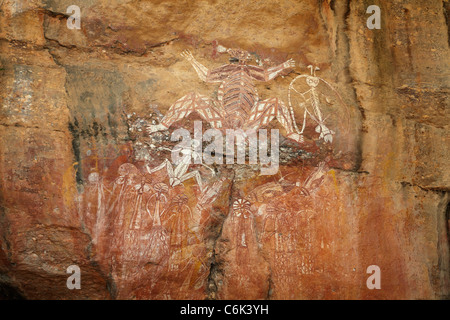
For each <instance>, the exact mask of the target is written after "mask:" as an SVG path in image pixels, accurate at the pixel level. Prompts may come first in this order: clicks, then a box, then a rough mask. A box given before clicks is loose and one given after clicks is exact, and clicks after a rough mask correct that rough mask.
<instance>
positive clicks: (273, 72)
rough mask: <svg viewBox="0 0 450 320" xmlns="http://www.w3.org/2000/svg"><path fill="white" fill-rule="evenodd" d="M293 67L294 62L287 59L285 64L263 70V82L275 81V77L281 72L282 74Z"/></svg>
mask: <svg viewBox="0 0 450 320" xmlns="http://www.w3.org/2000/svg"><path fill="white" fill-rule="evenodd" d="M294 67H295V61H294V60H293V59H289V60H287V61H286V62H284V63H282V64H280V65H278V66H276V67H272V68H269V69H267V70H265V72H264V79H265V81H270V80H273V79H275V78H276V77H277V76H279V75H280V73H281V72H283V71H284V70H286V69H291V68H294Z"/></svg>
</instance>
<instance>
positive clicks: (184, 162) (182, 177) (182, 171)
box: [147, 140, 215, 192]
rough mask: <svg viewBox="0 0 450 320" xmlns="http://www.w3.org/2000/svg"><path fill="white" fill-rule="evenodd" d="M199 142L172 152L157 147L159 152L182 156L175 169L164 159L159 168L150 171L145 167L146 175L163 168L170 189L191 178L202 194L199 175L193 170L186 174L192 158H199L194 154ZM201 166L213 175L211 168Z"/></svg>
mask: <svg viewBox="0 0 450 320" xmlns="http://www.w3.org/2000/svg"><path fill="white" fill-rule="evenodd" d="M199 143H200V142H198V141H197V140H192V145H191V146H189V147H182V148H179V149H174V150H170V149H169V148H164V147H159V148H158V149H160V150H166V151H170V152H180V151H181V153H182V154H183V156H182V157H181V159H180V161H179V162H178V164H176V166H175V167H173V166H172V163H170V161H169V160H168V159H164V161H163V163H161V164H160V165H159V166H157V167H155V168H153V169H150V168H149V166H148V165H147V171H148V173H150V174H152V173H154V172H156V171H159V170H161V169H163V168H164V167H166V170H167V175H168V176H169V182H170V186H171V187H175V186H177V185H179V184H182V183H183V182H184V181H186V180H188V179H191V178H195V180H196V181H197V184H198V186H199V188H200V191H202V192H203V188H204V187H203V181H202V177H201V176H200V173H199V172H198V171H197V170H195V171H191V172H189V173H187V171H188V169H189V166H190V165H191V158H193V159H194V160H195V159H197V158H199V157H201V155H200V154H199V153H198V152H196V149H197V147H198V145H199ZM201 165H202V166H204V167H206V168H208V169H209V170H210V171H211V172H212V174H213V175H215V171H214V169H212V168H211V167H209V166H207V165H205V164H203V163H202V164H201Z"/></svg>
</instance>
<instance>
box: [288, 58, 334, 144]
mask: <svg viewBox="0 0 450 320" xmlns="http://www.w3.org/2000/svg"><path fill="white" fill-rule="evenodd" d="M308 68H310V69H311V75H300V76H297V77H295V78H294V80H292V82H291V84H290V85H289V92H288V100H289V106H290V107H291V109H290V110H291V113H292V117H294V114H293V108H292V104H293V103H292V100H291V92H292V91H294V92H295V93H297V94H299V95H300V96H301V97H302V99H303V100H304V103H300V107H302V108H304V109H305V113H304V115H303V126H302V130H300V134H303V131H304V130H305V125H306V114H308V115H309V116H310V117H311V119H313V120H314V121H315V122H317V126H316V128H315V131H316V132H317V133H319V134H320V136H319V139H323V140H324V141H325V142H329V143H331V142H333V135H334V134H335V132H334V131H333V130H331V129H329V128H328V127H327V126H326V125H325V120H326V118H325V119H324V117H323V114H322V110H321V105H320V99H319V96H320V94H322V93H320V92H319V91H318V90H317V86H318V85H319V83H320V81H322V82H323V83H325V84H326V85H327V86H328V87H329V88H330V89H331V90H332V91H333V92H335V93H336V94H337V92H336V90H334V89H333V87H332V86H331V85H330V84H329V83H328V82H326V81H325V80H323V79H322V78H319V77H316V71H319V70H320V69H319V68H318V67H315V68H313V66H312V65H309V66H308ZM301 78H305V80H306V84H307V85H308V86H309V90H307V91H306V92H300V91H298V90H297V89H296V88H295V86H294V84H295V83H296V81H297V80H298V79H301ZM308 95H309V97H308ZM322 95H323V94H322ZM337 96H338V97H339V98H340V96H339V95H338V94H337ZM325 99H326V102H327V103H330V102H329V99H328V98H327V97H326V96H325ZM308 104H310V105H311V108H312V110H308V107H307V105H308ZM294 125H296V124H295V121H294Z"/></svg>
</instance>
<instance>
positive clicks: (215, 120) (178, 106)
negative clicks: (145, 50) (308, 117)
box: [147, 49, 303, 142]
mask: <svg viewBox="0 0 450 320" xmlns="http://www.w3.org/2000/svg"><path fill="white" fill-rule="evenodd" d="M226 51H227V52H228V53H229V54H230V55H231V57H232V58H231V59H230V61H232V62H236V63H232V64H226V65H223V66H221V67H218V68H216V69H213V70H208V69H207V68H206V67H205V66H204V65H202V64H201V63H199V62H198V61H197V60H195V58H194V57H193V56H192V54H191V53H190V52H189V51H184V52H183V53H182V56H183V57H184V58H186V59H187V60H188V61H189V62H190V63H191V64H192V66H193V67H194V69H195V71H196V72H197V74H198V76H199V77H200V79H201V80H203V81H205V82H207V83H220V87H219V90H218V93H217V98H216V99H212V98H209V97H207V96H204V95H201V94H198V93H195V92H192V93H189V94H187V95H186V96H184V97H182V98H181V99H179V100H178V101H176V102H175V103H174V104H173V105H172V106H171V107H170V108H169V111H168V112H167V114H166V115H165V117H164V118H163V119H161V122H160V123H159V124H157V125H149V126H148V127H147V130H148V133H149V134H152V133H154V132H157V131H161V130H166V129H168V128H169V127H170V126H171V125H172V124H173V123H174V122H177V121H179V120H181V119H183V118H186V117H187V116H188V115H189V114H191V113H192V112H194V111H195V112H197V113H198V114H199V115H200V116H201V117H202V118H203V119H204V120H205V121H207V122H209V123H210V124H211V126H212V127H213V128H216V129H221V128H222V129H235V128H239V129H244V130H249V129H254V130H257V129H259V128H260V127H262V126H265V125H267V124H268V123H269V122H270V121H271V120H272V119H274V118H275V117H276V118H277V119H278V121H279V122H280V123H281V125H282V126H283V127H284V128H285V129H286V131H287V137H288V138H290V139H293V140H295V141H297V142H303V137H302V135H301V134H299V132H298V130H296V129H295V128H296V126H295V124H294V119H293V118H292V115H291V112H290V111H289V109H288V108H287V107H286V105H285V104H284V103H283V102H282V101H281V100H279V99H278V98H270V99H267V100H262V101H261V100H259V97H258V92H257V90H256V87H255V85H254V83H253V82H254V81H263V82H267V81H270V80H273V79H274V78H276V77H277V76H278V75H280V74H281V73H282V72H283V71H284V70H287V69H291V68H293V67H294V66H295V62H294V60H292V59H289V60H287V61H286V62H284V63H282V64H280V65H278V66H276V67H272V68H268V69H264V68H262V67H260V66H256V65H250V64H247V63H248V61H249V60H250V58H251V55H250V53H248V52H247V51H244V50H240V49H227V50H226Z"/></svg>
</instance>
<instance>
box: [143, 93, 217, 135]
mask: <svg viewBox="0 0 450 320" xmlns="http://www.w3.org/2000/svg"><path fill="white" fill-rule="evenodd" d="M194 111H195V112H197V113H198V114H199V115H200V117H202V119H203V120H205V121H207V122H208V123H210V124H211V126H212V127H213V128H221V127H222V121H221V119H222V117H223V115H224V111H223V109H221V108H220V107H218V106H216V105H215V104H214V103H213V101H212V100H211V99H210V98H208V97H207V96H204V95H201V94H198V93H195V92H191V93H189V94H187V95H185V96H184V97H182V98H180V99H179V100H177V101H176V102H175V103H174V104H173V105H172V106H170V108H169V111H167V114H166V115H165V116H164V118H163V119H162V120H161V123H160V124H157V125H149V126H148V127H147V132H148V133H149V134H152V133H154V132H157V131H162V130H167V129H168V128H169V127H170V126H171V125H172V124H173V123H175V122H177V121H180V120H182V119H184V118H186V117H187V116H189V115H190V114H191V113H192V112H194Z"/></svg>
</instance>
